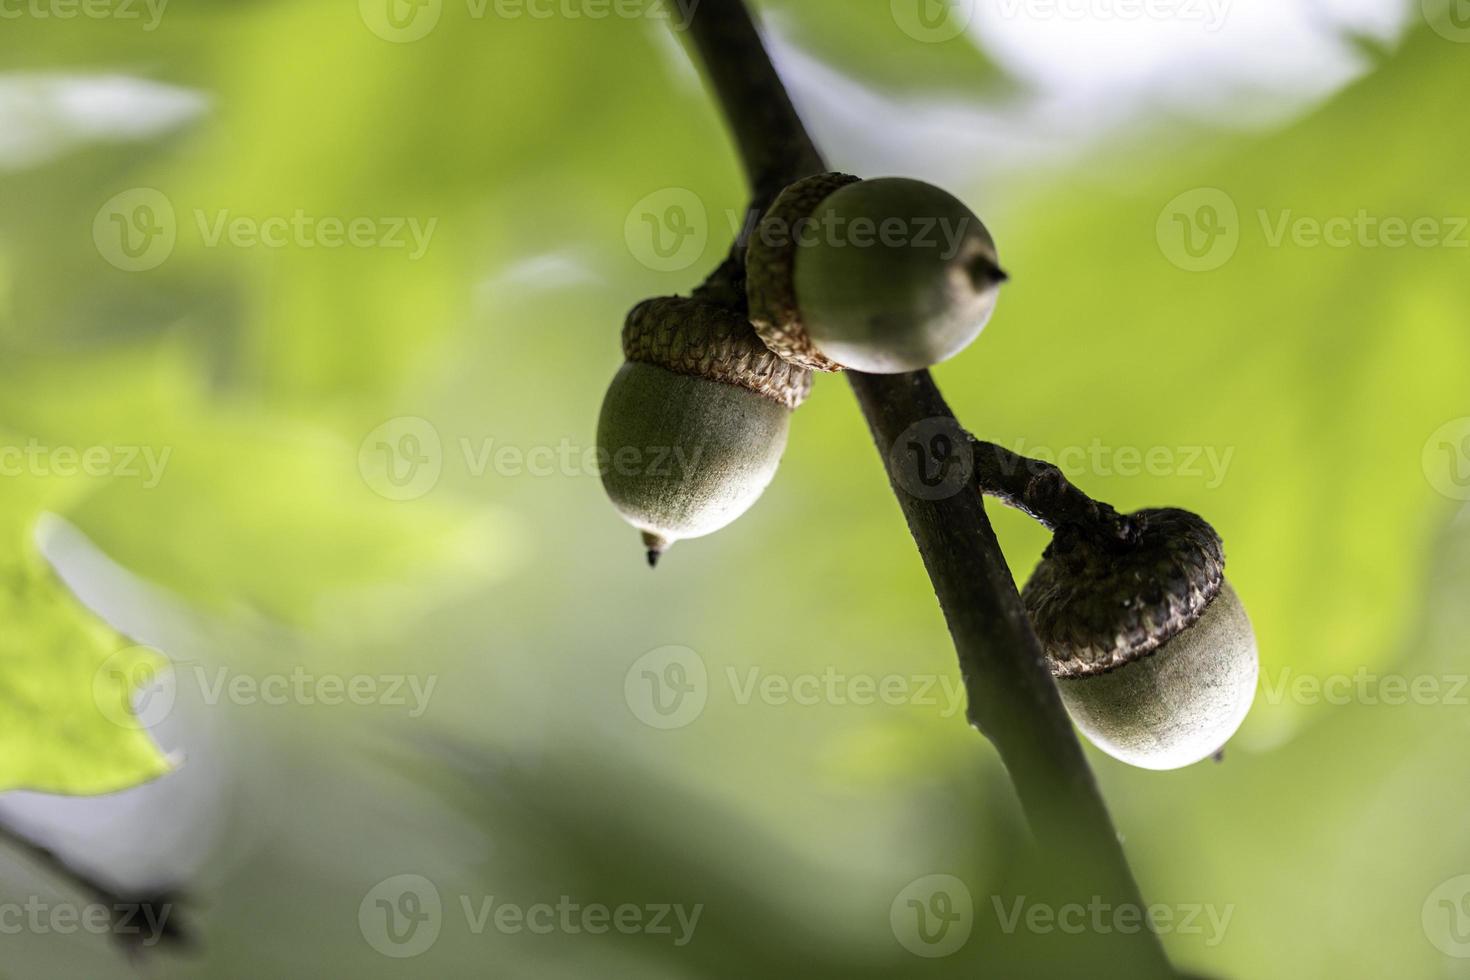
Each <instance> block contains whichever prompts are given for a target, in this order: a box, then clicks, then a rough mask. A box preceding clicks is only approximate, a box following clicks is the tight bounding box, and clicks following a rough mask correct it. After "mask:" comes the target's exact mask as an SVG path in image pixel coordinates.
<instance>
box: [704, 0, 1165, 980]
mask: <svg viewBox="0 0 1470 980" xmlns="http://www.w3.org/2000/svg"><path fill="white" fill-rule="evenodd" d="M690 32H691V36H692V39H693V42H694V46H695V48H696V50H697V51H698V53H699V56H700V58H701V60H702V61H703V63H704V67H705V70H706V72H707V74H708V76H709V80H710V83H711V85H712V87H713V88H714V91H715V93H716V95H717V97H718V99H719V101H720V103H721V105H722V107H723V109H724V113H725V116H726V119H727V120H728V122H729V125H730V128H731V129H732V130H733V132H734V135H735V139H736V142H737V144H738V145H739V149H740V154H741V157H742V160H743V161H744V164H745V167H746V171H747V175H748V177H749V180H750V183H751V188H752V194H753V197H754V203H753V205H752V208H753V210H756V211H760V210H764V208H765V207H766V206H767V205H768V204H769V203H770V201H771V200H773V199H774V197H775V195H776V194H777V193H779V191H780V189H781V188H782V187H784V186H785V185H787V184H789V183H791V182H793V181H795V180H798V179H800V178H802V177H805V176H809V175H811V174H813V173H820V172H823V171H825V170H826V169H827V166H826V164H825V162H824V161H823V160H822V157H821V155H820V154H819V153H818V151H817V150H816V148H815V145H814V144H813V142H812V140H811V138H810V137H809V136H808V134H807V131H806V128H805V127H804V126H803V124H802V122H801V119H800V118H799V117H798V116H797V114H796V110H795V108H794V107H793V106H792V104H791V100H790V97H789V96H788V95H787V92H786V89H785V86H784V85H783V84H782V82H781V79H780V77H779V75H778V74H777V73H776V70H775V68H774V66H773V65H772V64H771V61H770V57H769V55H768V54H767V52H766V49H765V46H764V45H763V44H762V42H761V39H760V36H759V34H758V33H757V30H756V27H755V24H754V22H753V21H752V20H751V17H750V14H749V12H748V11H747V9H746V7H745V4H744V2H743V0H703V2H702V3H701V4H700V5H699V7H698V9H697V11H696V12H695V14H694V17H693V20H692V22H691V24H690ZM747 227H749V223H748V224H747ZM739 264H740V257H739V249H738V248H737V249H736V250H735V253H734V259H733V261H731V262H726V263H725V265H723V266H721V269H720V270H719V271H718V272H717V274H716V277H715V279H716V280H717V282H716V283H714V284H711V285H707V287H706V288H707V290H709V291H710V292H712V293H716V294H718V293H728V291H729V288H728V287H729V284H730V282H731V281H734V282H738V281H740V280H743V270H741V269H740V268H739ZM718 280H723V282H719V281H718ZM737 302H738V300H737ZM848 381H849V383H850V384H851V385H852V389H853V391H854V392H855V393H856V395H857V399H858V403H859V405H861V407H862V410H863V414H864V415H865V416H866V417H867V421H868V427H869V428H870V429H871V431H872V433H873V438H874V441H875V442H876V443H877V445H878V450H879V452H880V454H881V455H882V456H883V460H884V465H885V467H886V468H887V470H888V475H889V480H890V483H891V484H892V485H893V489H894V493H895V495H896V496H897V497H898V502H899V504H900V506H901V507H902V508H903V512H904V516H905V517H906V518H907V520H908V525H909V530H910V532H911V533H912V535H913V537H914V541H915V542H916V543H917V544H918V547H919V552H920V554H921V555H922V557H923V560H924V566H925V568H926V569H927V570H928V572H929V578H930V580H931V582H932V583H933V585H934V591H935V593H936V594H937V596H938V598H939V604H940V607H941V609H942V610H943V612H944V616H945V619H946V621H947V622H948V625H949V630H950V633H951V635H952V636H953V638H954V644H955V650H956V652H957V653H958V655H959V661H960V671H961V674H962V675H963V678H964V683H965V689H966V693H967V696H968V700H969V718H970V721H971V723H972V724H974V725H975V727H976V728H978V729H979V730H980V731H981V732H983V733H984V734H985V735H986V736H987V737H988V738H989V739H990V741H991V742H992V743H994V745H995V747H996V750H997V751H998V753H999V754H1000V757H1001V760H1002V761H1003V762H1004V764H1005V766H1006V769H1007V771H1008V772H1009V774H1010V777H1011V781H1012V783H1013V784H1014V785H1015V788H1016V792H1017V795H1018V797H1019V799H1020V802H1021V805H1022V807H1023V808H1024V810H1025V812H1026V815H1027V819H1028V822H1029V823H1030V825H1031V828H1032V833H1033V834H1034V835H1035V837H1036V839H1037V842H1038V844H1039V845H1040V846H1041V847H1042V849H1043V850H1044V852H1045V853H1046V854H1047V856H1048V857H1049V858H1050V859H1051V862H1052V865H1051V866H1052V867H1054V868H1062V869H1066V872H1067V875H1068V885H1069V890H1070V891H1072V893H1073V894H1074V895H1077V896H1086V897H1089V898H1090V897H1091V896H1094V895H1096V896H1100V897H1101V898H1102V899H1103V900H1105V901H1108V902H1111V903H1113V904H1114V905H1115V906H1120V907H1121V906H1125V905H1131V906H1133V907H1136V908H1142V907H1143V901H1142V898H1141V897H1140V895H1139V891H1138V886H1137V884H1136V883H1135V881H1134V879H1133V875H1132V872H1131V871H1130V869H1129V867H1128V864H1127V861H1126V859H1125V857H1124V855H1123V850H1122V847H1121V845H1120V843H1119V841H1118V837H1117V832H1116V831H1115V830H1114V828H1113V824H1112V820H1111V818H1110V817H1109V816H1108V813H1107V809H1106V807H1105V806H1104V804H1103V800H1102V797H1101V795H1100V794H1099V792H1098V789H1097V784H1096V782H1095V781H1094V780H1093V776H1092V772H1091V770H1090V769H1089V768H1088V766H1087V761H1086V759H1085V758H1084V757H1083V755H1082V749H1081V746H1080V745H1079V744H1078V742H1077V738H1076V736H1075V735H1074V734H1073V732H1072V726H1071V722H1070V721H1069V719H1068V717H1067V714H1066V711H1065V709H1064V708H1063V707H1062V703H1061V699H1060V697H1059V696H1058V694H1057V691H1056V687H1055V685H1054V683H1053V681H1052V679H1051V674H1050V672H1049V671H1048V669H1047V667H1046V664H1045V661H1044V658H1043V655H1042V650H1041V646H1040V643H1039V642H1038V640H1037V639H1036V635H1035V633H1034V632H1033V631H1032V629H1031V626H1030V623H1029V621H1028V620H1027V618H1026V613H1025V610H1024V608H1023V607H1022V605H1021V601H1020V596H1019V595H1018V593H1017V591H1016V585H1015V580H1014V579H1013V577H1012V576H1011V573H1010V570H1009V568H1008V567H1007V565H1006V562H1005V558H1004V556H1003V555H1002V554H1001V551H1000V546H999V543H998V542H997V541H996V538H995V533H994V531H993V530H992V529H991V526H990V521H989V520H988V518H987V517H986V514H985V508H984V504H983V501H982V498H981V497H980V495H979V494H977V493H971V492H963V490H962V491H961V492H956V493H951V494H948V495H940V496H938V498H937V499H929V498H930V497H932V496H934V495H931V494H923V495H916V494H914V493H912V492H909V490H907V489H905V474H904V472H903V470H902V468H903V465H904V464H903V456H902V453H903V452H904V451H905V450H906V448H907V447H902V446H900V447H899V448H900V452H899V453H895V452H893V451H892V450H893V449H894V447H895V446H896V445H898V444H899V443H900V440H901V439H904V438H905V437H906V436H907V434H910V433H913V432H914V431H916V430H915V427H916V426H921V425H931V426H932V425H933V424H936V423H937V424H939V425H941V426H945V427H952V430H953V431H954V432H956V433H963V431H964V430H963V429H962V427H961V426H960V425H959V423H958V422H956V421H955V419H954V415H953V413H952V412H951V411H950V409H949V406H948V405H947V404H946V403H945V401H944V397H943V396H942V395H941V394H940V392H939V389H938V387H937V386H936V385H935V384H934V381H933V379H932V378H931V377H930V375H929V373H928V372H927V371H920V372H916V373H913V374H905V375H892V376H879V375H864V374H858V373H855V372H848ZM952 443H953V440H948V441H946V440H932V439H930V440H922V439H920V440H915V442H914V447H915V448H916V450H917V451H918V452H920V453H925V454H930V455H931V456H932V455H933V454H934V453H935V452H936V446H937V445H940V444H944V445H950V448H951V449H956V448H958V447H956V446H953V445H951V444H952ZM929 462H930V463H932V464H934V465H935V466H938V467H945V466H948V465H949V464H950V463H951V462H952V461H951V460H949V459H941V458H931V459H930V460H929ZM964 489H968V488H964ZM1025 497H1026V495H1025V494H1024V493H1021V494H1013V495H1012V499H1016V500H1023V499H1025ZM1119 938H1120V940H1122V939H1123V937H1119ZM1126 940H1127V941H1126V942H1123V943H1122V945H1121V950H1126V953H1123V954H1122V955H1124V956H1125V958H1126V959H1127V960H1128V961H1129V963H1130V966H1131V968H1132V975H1134V976H1174V975H1175V974H1174V973H1173V971H1172V970H1170V968H1169V966H1168V961H1167V958H1166V957H1165V956H1164V953H1163V949H1162V946H1160V944H1159V941H1158V937H1157V936H1156V935H1154V934H1153V933H1152V932H1151V931H1149V930H1143V931H1142V932H1140V933H1137V934H1135V935H1133V936H1129V937H1126ZM1113 965H1114V966H1117V965H1119V964H1113Z"/></svg>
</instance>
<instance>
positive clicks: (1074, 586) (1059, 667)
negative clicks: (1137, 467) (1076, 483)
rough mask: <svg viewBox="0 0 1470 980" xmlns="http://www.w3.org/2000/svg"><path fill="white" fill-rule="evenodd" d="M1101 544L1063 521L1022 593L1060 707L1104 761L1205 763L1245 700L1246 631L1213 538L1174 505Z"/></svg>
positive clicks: (1250, 690)
mask: <svg viewBox="0 0 1470 980" xmlns="http://www.w3.org/2000/svg"><path fill="white" fill-rule="evenodd" d="M1124 526H1125V527H1127V528H1128V533H1127V534H1126V535H1125V536H1124V537H1123V538H1122V539H1116V538H1115V539H1108V538H1107V537H1105V536H1100V535H1097V534H1095V533H1092V532H1089V531H1088V530H1087V529H1084V528H1081V527H1078V526H1077V525H1070V524H1069V525H1063V526H1061V527H1059V528H1058V529H1057V533H1056V536H1055V537H1054V538H1053V540H1052V543H1051V545H1050V546H1049V547H1048V548H1047V550H1046V553H1045V555H1044V556H1043V557H1042V560H1041V563H1040V564H1039V565H1038V566H1037V568H1036V571H1035V572H1033V573H1032V575H1031V579H1030V581H1029V582H1027V583H1026V588H1025V589H1024V590H1023V592H1022V596H1021V597H1022V600H1023V602H1024V603H1025V606H1026V611H1027V612H1028V613H1029V614H1030V617H1031V620H1032V624H1033V625H1034V626H1035V628H1036V633H1037V636H1038V637H1039V638H1040V640H1041V643H1042V647H1043V649H1044V650H1045V652H1046V657H1047V661H1048V664H1049V666H1050V667H1051V672H1052V676H1053V677H1054V678H1055V679H1056V682H1057V688H1058V690H1059V691H1060V692H1061V696H1062V701H1063V703H1064V704H1065V705H1066V707H1067V712H1068V713H1069V714H1070V715H1071V716H1072V720H1073V722H1074V723H1076V725H1077V727H1078V728H1079V729H1081V730H1082V732H1083V733H1084V734H1085V735H1086V736H1087V737H1088V739H1090V740H1091V741H1092V743H1093V744H1094V745H1096V746H1097V747H1098V748H1100V749H1102V750H1103V751H1104V752H1106V753H1107V754H1108V755H1111V756H1112V757H1113V758H1115V759H1119V760H1121V761H1123V762H1126V763H1129V764H1130V765H1134V766H1139V767H1141V768H1144V769H1177V768H1180V767H1182V766H1187V765H1191V764H1193V763H1195V762H1198V761H1200V760H1201V759H1205V758H1209V757H1210V756H1214V755H1216V754H1217V753H1218V752H1219V751H1220V750H1221V748H1222V747H1223V746H1224V745H1225V743H1226V742H1227V741H1228V740H1229V739H1230V737H1231V736H1232V735H1234V734H1235V731H1236V729H1238V728H1239V727H1240V725H1241V723H1242V722H1243V721H1244V720H1245V717H1246V714H1247V713H1248V712H1249V711H1250V707H1251V702H1252V701H1253V700H1254V698H1255V692H1256V678H1257V674H1258V671H1259V665H1258V660H1257V653H1256V638H1255V632H1254V631H1253V630H1252V629H1251V623H1250V619H1249V617H1247V616H1246V613H1245V609H1244V607H1242V605H1241V603H1240V598H1239V597H1238V596H1237V595H1236V594H1235V590H1234V589H1233V588H1231V586H1230V583H1229V582H1227V581H1226V580H1225V556H1224V550H1223V547H1222V545H1221V542H1220V537H1219V535H1217V534H1216V533H1215V530H1214V528H1212V527H1210V525H1209V524H1207V523H1206V522H1205V521H1204V520H1203V519H1202V518H1200V517H1198V516H1196V515H1194V514H1191V513H1189V512H1188V511H1184V510H1178V509H1172V508H1169V509H1155V510H1141V511H1137V512H1136V513H1134V514H1130V515H1128V516H1127V518H1125V520H1124Z"/></svg>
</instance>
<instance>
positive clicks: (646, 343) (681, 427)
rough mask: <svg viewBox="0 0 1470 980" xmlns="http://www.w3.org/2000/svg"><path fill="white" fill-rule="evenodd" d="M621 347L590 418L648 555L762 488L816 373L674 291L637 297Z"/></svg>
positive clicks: (612, 491) (730, 318) (606, 473)
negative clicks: (620, 359) (621, 360)
mask: <svg viewBox="0 0 1470 980" xmlns="http://www.w3.org/2000/svg"><path fill="white" fill-rule="evenodd" d="M623 354H624V356H625V357H626V358H627V363H625V364H624V365H623V366H622V368H621V369H620V370H619V371H618V373H617V375H616V376H615V377H614V378H613V381H612V385H611V387H609V388H608V392H607V396H606V398H605V399H604V400H603V403H602V415H601V417H600V419H599V421H598V425H597V445H598V448H599V454H600V456H601V458H602V460H603V467H604V468H603V474H602V482H603V486H604V487H605V488H606V490H607V494H608V497H609V498H611V500H612V502H613V506H615V507H616V508H617V510H618V512H619V513H620V514H621V515H622V517H623V519H624V520H626V521H627V522H628V523H629V524H631V525H633V526H634V527H635V528H637V529H638V530H640V531H642V532H643V541H644V544H645V545H646V547H647V549H648V561H649V564H650V565H652V564H656V563H657V561H658V558H659V556H660V555H661V554H662V553H663V552H664V551H665V550H666V549H667V548H668V547H669V546H670V545H671V544H673V543H674V542H675V541H677V540H679V539H681V538H694V537H699V536H701V535H705V534H709V533H711V532H713V531H718V530H719V529H720V528H722V527H724V526H725V525H727V524H729V523H730V522H731V521H733V520H735V518H737V517H739V516H740V515H741V514H743V513H745V511H746V510H748V509H749V508H750V506H751V505H752V504H754V503H755V501H756V500H757V499H758V498H759V497H760V495H761V493H762V492H763V491H764V490H765V488H766V486H767V485H768V484H769V483H770V482H771V479H772V477H774V476H775V473H776V467H777V464H778V463H779V462H780V460H781V453H782V452H783V450H784V449H785V448H786V435H787V430H788V427H789V424H790V419H791V412H792V410H793V409H794V408H796V406H798V405H800V404H801V402H802V400H803V399H805V398H806V396H807V394H808V392H809V391H810V390H811V373H810V372H809V371H807V370H806V369H804V368H802V367H799V366H796V365H793V364H789V363H787V362H785V361H783V360H782V359H781V358H779V357H777V356H776V355H775V354H774V353H772V352H771V351H770V350H768V349H767V348H766V347H765V346H764V345H763V344H762V343H761V341H760V339H759V338H758V337H757V336H756V334H755V331H754V330H753V329H752V328H751V325H750V323H749V322H748V321H746V320H745V319H743V318H742V317H741V316H740V315H739V314H738V313H736V312H734V311H732V310H730V309H728V308H726V307H723V306H720V305H717V304H714V303H709V302H706V301H703V300H700V299H684V298H681V297H677V296H669V297H660V298H658V299H651V300H647V301H645V302H643V303H640V304H638V306H636V307H634V309H633V311H632V312H631V313H630V314H629V315H628V319H627V323H626V324H625V326H624V328H623Z"/></svg>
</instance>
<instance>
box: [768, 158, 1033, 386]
mask: <svg viewBox="0 0 1470 980" xmlns="http://www.w3.org/2000/svg"><path fill="white" fill-rule="evenodd" d="M746 266H747V280H746V288H747V292H748V298H749V301H750V315H751V321H752V322H753V323H754V324H755V327H756V330H757V332H758V333H759V334H760V336H761V339H762V340H764V341H765V342H766V345H767V346H768V347H770V348H771V349H772V350H774V351H776V352H777V353H778V354H780V355H781V356H782V357H784V358H786V359H787V360H790V361H791V362H793V363H795V364H800V365H802V366H804V367H808V368H811V369H813V370H819V371H836V370H840V369H842V368H850V369H852V370H854V371H863V372H867V373H870V374H900V373H903V372H906V371H918V370H922V369H924V368H927V367H931V366H933V365H935V364H938V363H939V362H940V361H944V360H948V359H949V358H951V357H953V356H954V355H956V354H958V353H959V352H960V351H962V350H964V349H965V348H966V347H967V346H969V344H970V343H971V342H972V341H973V340H974V339H975V338H976V337H977V336H979V334H980V331H981V329H983V328H984V326H985V324H986V322H987V321H988V320H989V319H990V315H991V313H992V312H993V311H994V309H995V302H996V297H997V295H998V293H999V289H1000V284H1001V283H1003V282H1005V280H1006V275H1005V273H1004V272H1003V271H1001V268H1000V264H999V260H998V259H997V257H996V251H995V241H994V239H992V238H991V236H990V232H989V231H988V230H987V229H986V227H985V225H984V224H983V223H982V222H981V221H980V219H979V218H978V217H976V216H975V214H974V212H973V211H971V210H970V209H969V208H968V207H966V206H965V204H964V203H963V202H962V201H960V200H959V199H958V198H956V197H955V196H954V195H953V194H950V193H949V192H948V191H945V190H942V189H940V188H938V187H935V186H934V185H933V184H927V183H925V182H923V181H921V180H912V179H909V178H906V177H884V178H879V179H876V180H859V179H858V178H856V177H852V176H849V175H847V174H821V175H818V176H815V177H809V178H807V179H805V180H802V181H798V182H797V183H795V184H792V185H791V186H790V187H788V188H786V190H785V191H783V192H782V193H781V195H780V197H778V198H777V199H776V201H775V203H774V204H773V205H772V206H771V207H770V209H769V210H768V211H767V212H766V214H765V215H764V216H763V217H762V219H761V221H760V223H759V225H758V226H757V227H756V229H755V232H754V234H753V235H752V236H751V240H750V243H749V246H748V249H747V253H746Z"/></svg>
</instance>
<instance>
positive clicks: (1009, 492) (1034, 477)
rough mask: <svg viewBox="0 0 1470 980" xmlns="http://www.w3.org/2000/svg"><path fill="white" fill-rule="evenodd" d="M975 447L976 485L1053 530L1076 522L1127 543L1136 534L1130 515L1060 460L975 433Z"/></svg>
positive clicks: (1100, 535) (1098, 534)
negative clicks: (1082, 483)
mask: <svg viewBox="0 0 1470 980" xmlns="http://www.w3.org/2000/svg"><path fill="white" fill-rule="evenodd" d="M970 448H971V450H972V456H973V459H974V464H975V468H974V477H973V479H974V482H975V486H976V488H977V489H978V490H979V491H980V492H981V493H983V494H985V495H986V496H989V497H994V498H995V499H996V500H999V501H1000V502H1001V503H1003V504H1005V505H1006V506H1007V507H1014V508H1015V509H1016V510H1019V511H1021V512H1022V513H1023V514H1025V515H1026V516H1028V517H1030V518H1031V519H1032V520H1034V521H1037V522H1038V523H1040V524H1041V525H1043V526H1044V527H1046V528H1047V530H1050V531H1055V530H1056V529H1057V528H1058V527H1060V526H1062V525H1064V524H1071V525H1073V526H1076V527H1079V528H1082V529H1083V530H1086V531H1088V532H1090V533H1092V534H1093V535H1094V536H1096V537H1097V538H1099V539H1101V540H1104V541H1118V542H1126V541H1129V540H1130V539H1131V538H1132V537H1133V533H1134V529H1133V525H1132V522H1131V521H1130V520H1129V519H1128V518H1127V516H1125V515H1123V514H1120V513H1118V512H1117V511H1116V510H1115V509H1113V507H1112V505H1110V504H1106V503H1103V502H1102V501H1099V500H1095V499H1093V498H1092V497H1090V496H1088V495H1087V493H1086V492H1084V491H1083V490H1082V489H1081V488H1079V487H1078V486H1077V485H1076V484H1075V483H1073V482H1072V481H1070V480H1068V479H1067V476H1066V474H1065V473H1063V472H1062V471H1061V469H1060V467H1058V466H1056V465H1055V464H1054V463H1048V462H1046V461H1044V460H1039V459H1031V458H1029V457H1026V456H1022V455H1021V454H1020V453H1016V452H1012V451H1011V450H1009V449H1007V448H1005V447H1004V446H1000V445H997V444H996V443H993V442H986V441H984V440H983V439H977V438H975V437H974V436H971V437H970Z"/></svg>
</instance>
